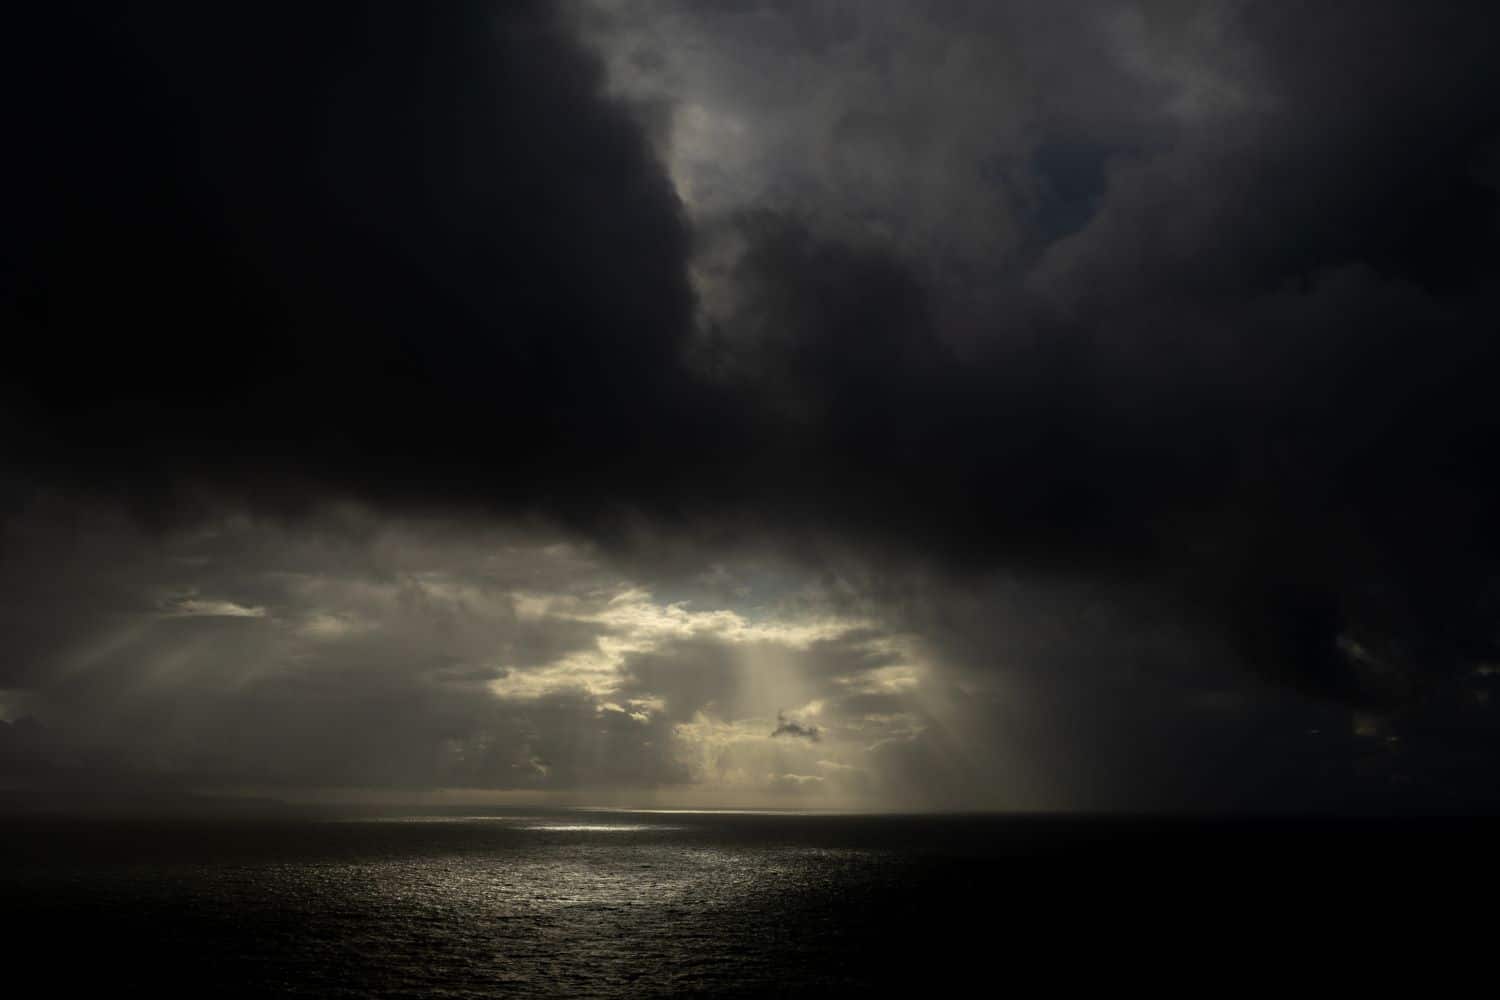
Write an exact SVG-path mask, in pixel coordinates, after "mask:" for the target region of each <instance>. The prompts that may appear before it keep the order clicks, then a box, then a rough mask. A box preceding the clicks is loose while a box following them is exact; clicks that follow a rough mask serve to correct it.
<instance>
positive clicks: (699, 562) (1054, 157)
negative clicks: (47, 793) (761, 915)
mask: <svg viewBox="0 0 1500 1000" xmlns="http://www.w3.org/2000/svg"><path fill="white" fill-rule="evenodd" d="M1489 6H1490V5H1488V4H1485V3H1480V2H1473V3H1469V2H1463V0H1453V2H1448V3H1440V4H1429V5H1415V4H1410V3H1404V2H1396V0H1365V2H1361V3H1337V2H1327V3H1317V4H1308V5H1295V6H1293V5H1286V4H1280V3H1269V2H1267V3H1259V2H1251V0H1245V2H1227V0H1225V2H1214V0H1205V2H1202V3H1193V2H1187V0H1154V2H1141V3H1136V4H1118V3H1098V4H1094V3H1079V4H1068V5H1058V4H1054V3H1043V2H1041V0H1036V2H1029V0H1017V2H1008V3H979V2H972V3H970V2H964V0H942V2H916V0H911V2H897V0H871V2H859V3H855V2H852V0H851V2H843V0H818V2H797V3H791V2H787V3H782V2H772V0H763V2H751V0H745V2H727V0H726V2H714V3H690V2H687V0H589V2H579V3H572V4H559V5H554V4H545V3H540V2H538V3H529V2H519V3H517V2H511V3H504V4H496V5H487V4H479V3H472V4H456V3H455V4H443V5H433V6H431V9H428V8H426V7H424V8H423V9H421V10H417V9H415V8H412V7H411V6H409V5H404V4H395V3H392V4H381V3H360V4H356V3H326V4H318V5H315V6H313V7H311V8H309V9H305V10H304V9H299V10H297V11H296V12H291V11H290V10H288V11H285V12H282V11H279V10H276V9H270V8H268V6H267V5H251V4H244V5H239V4H229V5H198V4H150V5H147V4H139V5H137V4H86V3H71V4H70V3H59V4H50V5H46V6H37V7H35V8H33V9H30V10H28V11H25V12H23V13H21V14H18V15H15V16H14V17H13V18H12V23H11V25H10V26H9V28H8V30H7V31H6V32H5V38H6V40H5V42H4V43H3V44H4V46H5V51H4V60H3V64H4V66H5V67H6V68H5V70H4V72H5V73H6V74H7V79H6V83H7V92H8V93H10V94H11V95H12V98H11V100H12V102H13V104H14V108H13V115H12V116H11V117H12V119H13V121H14V126H13V128H12V131H11V133H10V139H11V141H10V143H9V145H10V146H11V147H12V149H13V150H14V152H13V153H12V154H11V155H10V156H9V157H8V158H7V161H6V164H5V167H4V168H3V169H4V171H5V173H6V181H7V183H6V184H5V191H6V195H7V198H8V206H7V207H8V212H7V218H8V220H9V221H8V223H7V226H6V231H5V236H4V238H3V239H4V243H3V254H4V261H5V267H4V286H3V287H4V291H5V302H6V304H5V326H6V329H7V330H8V331H11V335H10V347H9V350H8V352H7V359H6V360H7V363H6V364H5V365H4V366H3V367H0V394H3V401H0V444H3V448H4V454H5V455H6V456H8V459H7V463H8V464H7V465H6V466H5V467H4V495H3V502H4V504H5V506H4V511H3V517H4V519H5V520H4V523H3V535H0V544H3V546H4V547H3V549H0V586H3V592H0V622H3V625H4V630H5V631H4V635H5V637H6V638H5V642H4V647H3V658H0V709H3V712H0V717H3V718H4V719H5V720H6V722H7V724H6V728H5V729H3V730H0V752H3V755H4V759H5V760H6V761H7V763H6V764H5V767H6V770H7V773H8V774H9V775H11V777H9V778H7V779H6V780H7V781H8V782H10V783H12V784H20V785H22V786H25V787H26V788H29V789H33V790H34V789H36V788H39V787H53V788H57V787H63V786H67V787H69V788H73V787H85V788H90V789H97V788H102V787H106V786H109V787H125V786H129V787H132V788H135V787H138V786H139V785H140V784H141V783H148V784H149V783H157V784H158V785H159V786H160V785H163V784H170V785H171V786H172V787H179V786H180V787H193V788H210V787H211V788H231V787H232V788H256V789H273V790H280V791H278V792H274V793H275V794H283V793H285V794H290V792H288V791H287V790H289V789H301V790H303V793H305V794H313V792H312V791H310V790H316V789H364V790H374V789H380V790H386V791H388V792H389V791H391V790H393V789H394V790H405V793H411V794H415V793H418V792H423V793H429V792H431V791H432V790H435V789H454V788H462V789H482V790H488V791H489V792H492V793H504V794H512V795H514V794H522V793H524V794H527V795H538V796H564V797H568V798H569V800H570V801H617V802H621V803H630V804H640V803H641V802H643V801H658V802H662V803H671V804H684V803H685V804H692V805H711V804H791V803H796V804H809V805H831V806H839V807H856V806H857V807H889V808H929V807H943V808H980V807H983V808H992V807H998V808H1067V807H1076V808H1189V807H1209V808H1218V807H1253V808H1267V807H1269V808H1310V807H1341V806H1359V807H1370V806H1375V807H1383V806H1385V805H1395V806H1401V805H1420V806H1433V805H1439V806H1447V807H1460V808H1478V807H1489V806H1491V805H1493V802H1492V801H1491V798H1490V796H1491V795H1492V793H1491V791H1490V790H1489V789H1490V786H1491V784H1492V783H1491V782H1489V781H1488V780H1487V776H1488V775H1489V773H1490V771H1491V768H1492V765H1493V762H1494V759H1495V758H1494V754H1495V752H1496V750H1497V749H1500V748H1497V745H1496V737H1495V735H1494V726H1493V724H1492V723H1491V722H1490V710H1489V698H1490V685H1491V684H1492V679H1493V678H1494V677H1496V676H1500V671H1497V669H1496V668H1495V667H1494V666H1492V664H1493V663H1496V662H1500V655H1497V653H1496V650H1495V644H1496V639H1497V636H1496V629H1495V612H1496V600H1497V598H1500V592H1497V590H1496V583H1497V558H1500V536H1497V531H1496V520H1495V517H1494V511H1495V509H1496V507H1495V505H1496V502H1497V500H1500V478H1497V473H1496V471H1495V470H1496V469H1497V467H1500V466H1497V464H1496V459H1497V458H1500V456H1497V455H1496V454H1495V452H1496V442H1497V441H1500V437H1497V436H1496V432H1497V431H1500V427H1497V426H1496V424H1497V421H1500V411H1497V410H1496V408H1495V406H1494V405H1493V402H1492V399H1493V392H1494V388H1493V383H1494V379H1495V374H1496V372H1497V371H1500V368H1497V364H1496V362H1497V360H1500V359H1497V356H1496V354H1497V347H1496V345H1495V340H1494V337H1495V330H1496V320H1497V318H1500V309H1497V306H1500V298H1497V295H1500V288H1497V279H1496V270H1495V265H1496V264H1497V255H1500V242H1497V223H1500V214H1497V213H1500V202H1497V197H1500V92H1497V91H1500V82H1497V80H1500V77H1497V75H1496V74H1495V73H1494V71H1493V66H1494V65H1496V64H1497V59H1500V51H1497V49H1500V33H1497V32H1496V31H1494V29H1493V25H1492V21H1493V19H1494V15H1493V12H1492V11H1491V10H1490V9H1489Z"/></svg>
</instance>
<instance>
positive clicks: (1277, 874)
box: [0, 810, 1500, 998]
mask: <svg viewBox="0 0 1500 1000" xmlns="http://www.w3.org/2000/svg"><path fill="white" fill-rule="evenodd" d="M1497 832H1500V824H1497V823H1496V822H1495V821H1494V820H1469V819H1461V818H1433V817H1426V818H1407V819H1393V818H1383V817H1362V818H1345V819H1327V818H1324V819H1306V818H1259V819H1246V818H1235V819H1203V818H1181V817H1179V818H1162V817H1150V818H1143V817H1125V818H1120V817H1114V818H1106V817H1078V816H992V815H991V816H867V815H866V816H840V815H825V814H813V815H808V814H785V813H772V814H755V813H665V812H619V811H604V810H563V811H549V812H492V813H486V814H483V815H473V814H454V813H446V814H439V815H379V816H372V815H358V816H318V817H301V816H298V817H271V818H261V817H257V818H246V817H230V818H223V817H220V818H214V817H208V818H204V817H194V818H181V817H178V818H172V819H128V818H119V817H116V818H112V819H98V818H95V819H86V818H66V817H47V816H27V817H12V818H8V819H4V820H0V917H3V921H0V927H3V928H4V930H3V931H0V935H3V937H0V943H3V945H4V951H3V953H0V970H3V974H0V982H3V983H5V984H7V986H8V988H9V989H10V990H12V992H10V994H9V995H13V996H17V997H32V996H57V997H65V996H67V997H70V996H86V997H99V996H109V997H114V996H140V997H158V996H179V995H192V996H202V997H227V996H234V997H252V996H253V997H455V998H456V997H512V996H514V997H658V996H830V995H834V996H839V995H860V996H886V995H903V996H919V997H927V996H990V995H1001V994H1006V995H1017V996H1028V997H1029V996H1039V995H1052V994H1065V995H1066V994H1072V993H1074V992H1083V993H1086V994H1090V995H1092V994H1094V993H1096V992H1097V991H1098V990H1099V989H1101V984H1103V987H1102V988H1108V989H1110V990H1111V992H1116V993H1119V992H1125V991H1129V992H1137V991H1139V990H1142V989H1144V990H1145V991H1146V992H1147V993H1148V994H1152V993H1155V992H1157V991H1159V990H1162V989H1165V988H1167V987H1168V985H1170V984H1176V985H1178V986H1181V985H1187V986H1189V987H1190V988H1192V990H1193V991H1194V992H1195V994H1196V995H1207V996H1217V995H1221V994H1224V993H1231V992H1239V991H1241V990H1243V989H1246V988H1249V987H1251V986H1252V985H1253V986H1254V987H1255V991H1256V993H1257V995H1264V994H1265V993H1266V992H1268V991H1274V992H1275V993H1277V994H1280V993H1286V994H1289V995H1290V994H1291V993H1294V992H1301V991H1303V990H1305V989H1309V988H1320V987H1321V988H1325V989H1331V988H1336V989H1338V990H1339V994H1338V995H1341V996H1342V995H1346V994H1348V993H1350V992H1359V991H1363V990H1364V989H1366V988H1367V987H1369V986H1373V985H1380V986H1383V987H1386V988H1391V987H1397V986H1399V985H1400V984H1402V983H1409V984H1415V985H1416V987H1417V988H1420V989H1421V992H1422V995H1442V992H1443V989H1444V983H1445V982H1446V980H1445V979H1444V978H1443V977H1444V976H1447V975H1449V974H1453V975H1455V976H1459V977H1460V978H1457V979H1454V980H1453V985H1454V987H1455V988H1456V987H1457V984H1458V983H1461V982H1463V981H1464V980H1463V978H1461V977H1463V976H1465V975H1467V974H1468V973H1470V972H1472V973H1474V974H1476V975H1478V976H1480V977H1482V978H1484V979H1487V978H1488V977H1489V976H1490V975H1492V972H1493V969H1494V966H1495V960H1494V956H1495V955H1496V954H1497V951H1496V948H1497V946H1500V939H1497V937H1496V929H1495V928H1496V923H1495V921H1494V918H1493V911H1494V907H1495V903H1496V896H1495V893H1494V890H1495V888H1496V886H1495V877H1496V876H1495V872H1496V868H1497V860H1500V858H1497V853H1496V852H1497V849H1500V840H1497V838H1496V834H1497ZM1413 976H1415V977H1418V978H1415V979H1411V978H1404V977H1413Z"/></svg>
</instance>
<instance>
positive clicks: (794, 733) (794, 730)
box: [771, 712, 823, 743]
mask: <svg viewBox="0 0 1500 1000" xmlns="http://www.w3.org/2000/svg"><path fill="white" fill-rule="evenodd" d="M771 735H772V736H789V737H791V738H792V739H797V740H807V741H808V742H809V743H817V742H819V741H820V740H822V738H823V731H822V730H821V729H819V728H818V727H817V726H814V725H807V724H804V723H801V722H798V721H797V720H796V719H788V718H787V717H786V715H784V714H783V713H781V712H777V713H776V728H775V729H774V730H773V731H772V732H771Z"/></svg>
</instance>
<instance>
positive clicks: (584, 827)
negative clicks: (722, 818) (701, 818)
mask: <svg viewBox="0 0 1500 1000" xmlns="http://www.w3.org/2000/svg"><path fill="white" fill-rule="evenodd" d="M525 829H527V830H541V831H544V832H546V833H645V832H647V831H653V832H654V831H657V830H680V829H682V828H681V827H678V826H666V825H663V824H656V823H537V824H535V825H528V826H526V827H525Z"/></svg>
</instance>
